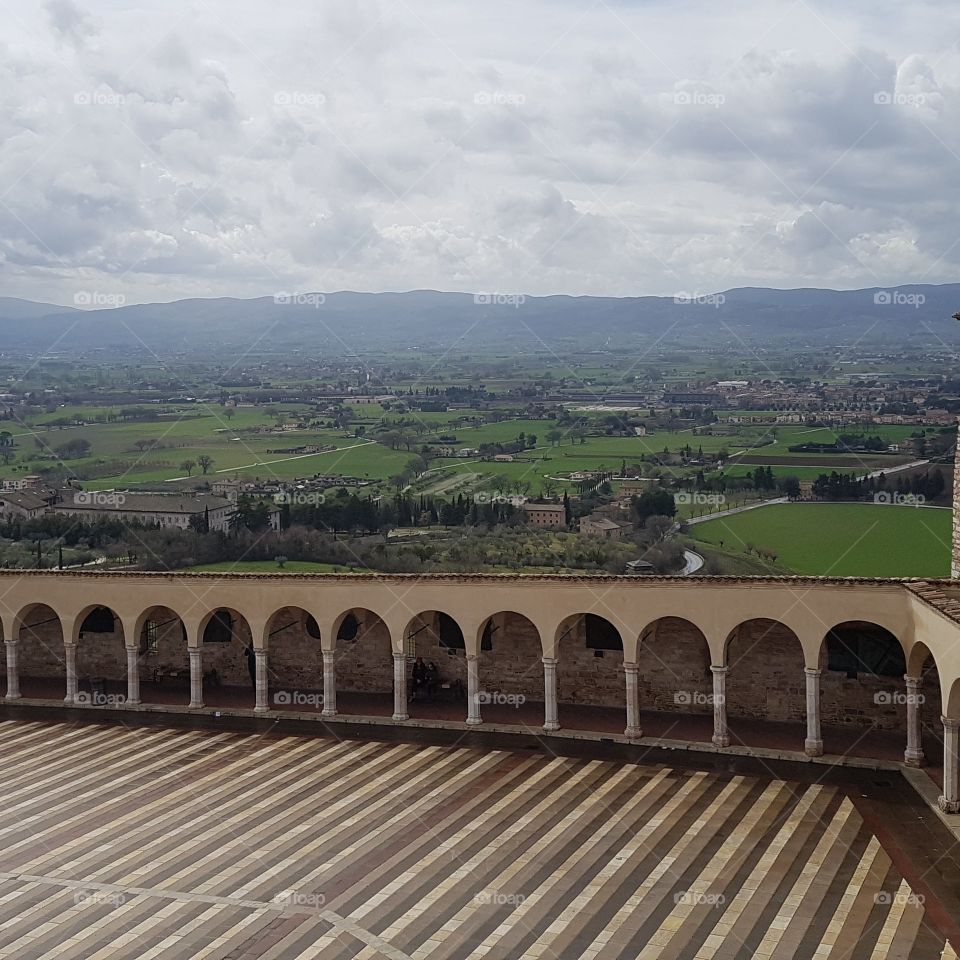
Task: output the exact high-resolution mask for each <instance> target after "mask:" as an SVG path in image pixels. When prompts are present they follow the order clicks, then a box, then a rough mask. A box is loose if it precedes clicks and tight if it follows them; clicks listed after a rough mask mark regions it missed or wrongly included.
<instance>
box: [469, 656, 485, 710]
mask: <svg viewBox="0 0 960 960" xmlns="http://www.w3.org/2000/svg"><path fill="white" fill-rule="evenodd" d="M467 723H469V724H470V725H471V726H476V725H477V724H478V723H483V717H481V716H480V659H479V658H478V657H477V655H476V654H473V653H468V654H467Z"/></svg>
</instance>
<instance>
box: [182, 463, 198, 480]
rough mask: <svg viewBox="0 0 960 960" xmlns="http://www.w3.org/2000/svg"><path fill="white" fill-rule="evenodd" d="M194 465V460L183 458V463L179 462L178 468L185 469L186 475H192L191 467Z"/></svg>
mask: <svg viewBox="0 0 960 960" xmlns="http://www.w3.org/2000/svg"><path fill="white" fill-rule="evenodd" d="M196 465H197V462H196V460H184V461H183V463H181V464H180V469H181V470H186V471H187V476H188V477H189V476H192V475H193V468H194V467H195V466H196Z"/></svg>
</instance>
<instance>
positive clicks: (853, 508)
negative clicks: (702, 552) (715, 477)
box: [691, 503, 952, 577]
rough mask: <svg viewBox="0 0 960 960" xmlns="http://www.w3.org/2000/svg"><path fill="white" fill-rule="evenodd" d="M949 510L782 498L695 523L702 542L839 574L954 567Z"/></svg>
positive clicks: (913, 573) (943, 572) (920, 573)
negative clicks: (761, 552)
mask: <svg viewBox="0 0 960 960" xmlns="http://www.w3.org/2000/svg"><path fill="white" fill-rule="evenodd" d="M951 520H952V511H950V510H949V509H939V508H918V507H909V506H893V505H878V504H872V503H784V504H774V505H773V506H769V507H760V508H758V509H756V510H749V511H746V512H744V513H739V514H733V515H731V516H726V517H720V518H718V519H716V520H708V521H705V522H704V523H700V524H696V525H694V526H693V527H691V534H692V536H693V537H695V538H696V539H697V540H700V541H703V542H704V543H709V544H715V545H718V546H719V545H722V546H723V548H724V549H725V550H728V551H729V550H735V551H741V552H744V553H749V552H751V551H749V550H748V549H747V548H748V546H749V547H760V548H763V549H766V550H772V551H774V552H775V553H776V554H777V564H778V566H780V567H785V568H787V569H789V570H792V571H793V572H795V573H801V574H814V575H823V576H827V575H829V576H836V577H946V576H949V575H950V526H951Z"/></svg>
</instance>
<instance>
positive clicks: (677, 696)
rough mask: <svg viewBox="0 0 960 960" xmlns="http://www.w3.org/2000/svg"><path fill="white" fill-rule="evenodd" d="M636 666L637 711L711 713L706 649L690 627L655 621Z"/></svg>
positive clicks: (672, 621) (670, 619)
mask: <svg viewBox="0 0 960 960" xmlns="http://www.w3.org/2000/svg"><path fill="white" fill-rule="evenodd" d="M637 663H638V665H639V685H640V710H641V712H642V711H643V710H654V711H664V712H669V713H712V712H713V706H712V703H713V701H712V700H711V699H710V698H711V697H712V695H713V675H712V674H711V673H710V650H709V648H708V647H707V641H706V640H705V639H704V637H703V635H702V634H701V633H700V631H699V630H697V628H696V627H694V626H693V624H691V623H689V622H688V621H686V620H681V619H679V618H678V617H664V618H663V619H662V620H658V621H657V623H656V624H655V625H654V626H653V627H652V628H651V630H650V631H649V632H648V633H647V634H645V635H644V636H643V638H641V641H640V652H639V654H638V657H637ZM624 696H625V695H624Z"/></svg>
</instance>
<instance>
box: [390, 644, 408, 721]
mask: <svg viewBox="0 0 960 960" xmlns="http://www.w3.org/2000/svg"><path fill="white" fill-rule="evenodd" d="M393 719H394V720H409V719H410V714H409V713H407V655H406V654H405V653H395V654H394V655H393Z"/></svg>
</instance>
